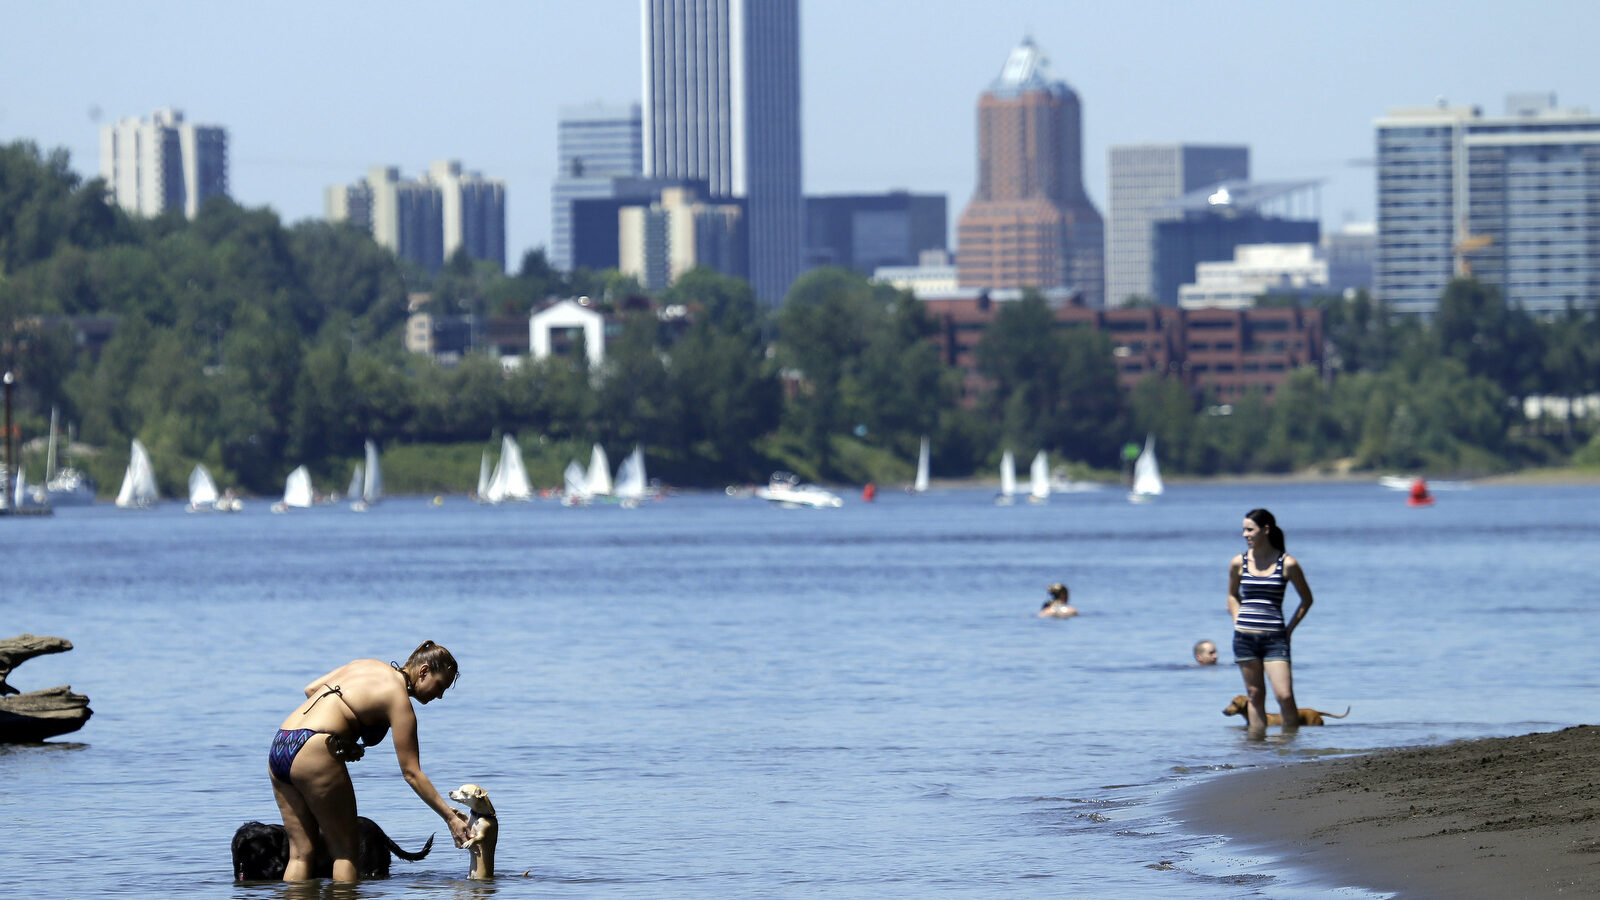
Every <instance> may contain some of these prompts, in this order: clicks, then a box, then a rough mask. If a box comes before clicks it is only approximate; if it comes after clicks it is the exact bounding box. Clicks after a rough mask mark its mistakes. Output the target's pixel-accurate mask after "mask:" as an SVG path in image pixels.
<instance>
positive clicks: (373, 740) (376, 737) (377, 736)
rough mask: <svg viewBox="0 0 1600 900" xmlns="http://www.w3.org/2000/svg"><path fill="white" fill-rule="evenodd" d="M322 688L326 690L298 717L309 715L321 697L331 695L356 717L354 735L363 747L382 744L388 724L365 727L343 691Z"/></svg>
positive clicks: (335, 688) (330, 687) (365, 724)
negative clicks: (358, 738)
mask: <svg viewBox="0 0 1600 900" xmlns="http://www.w3.org/2000/svg"><path fill="white" fill-rule="evenodd" d="M323 687H324V688H326V690H324V691H323V692H322V693H320V694H318V695H317V699H316V700H313V701H311V705H310V706H308V707H306V711H305V712H303V713H301V714H300V715H302V716H305V715H310V714H311V710H312V709H313V708H315V707H316V705H317V703H319V702H320V701H321V700H322V698H323V697H326V696H328V695H329V694H333V695H335V696H337V697H338V698H339V700H340V701H341V702H343V703H344V706H345V709H348V710H350V715H352V716H355V717H356V733H357V734H358V735H360V737H361V743H362V744H363V745H365V746H368V747H372V746H374V745H377V744H381V743H383V738H384V736H385V735H387V734H388V733H389V724H388V723H387V722H380V723H378V724H377V725H370V726H369V725H367V723H365V722H363V721H361V714H360V713H357V712H356V710H355V707H353V706H351V705H350V702H349V701H348V700H345V699H344V691H343V690H341V689H340V687H339V686H338V685H337V684H334V685H328V684H324V685H323Z"/></svg>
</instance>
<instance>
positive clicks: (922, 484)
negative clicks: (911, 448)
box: [911, 435, 928, 494]
mask: <svg viewBox="0 0 1600 900" xmlns="http://www.w3.org/2000/svg"><path fill="white" fill-rule="evenodd" d="M911 489H912V490H913V491H916V492H917V493H919V494H920V493H922V492H923V491H925V490H927V489H928V436H927V435H923V436H922V449H921V450H919V451H917V480H916V482H915V483H914V484H913V485H912V486H911Z"/></svg>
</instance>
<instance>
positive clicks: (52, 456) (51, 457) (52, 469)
mask: <svg viewBox="0 0 1600 900" xmlns="http://www.w3.org/2000/svg"><path fill="white" fill-rule="evenodd" d="M55 477H56V408H55V407H54V406H52V407H50V447H49V449H48V450H46V451H45V456H44V483H45V485H46V486H48V485H49V484H50V481H51V479H53V478H55Z"/></svg>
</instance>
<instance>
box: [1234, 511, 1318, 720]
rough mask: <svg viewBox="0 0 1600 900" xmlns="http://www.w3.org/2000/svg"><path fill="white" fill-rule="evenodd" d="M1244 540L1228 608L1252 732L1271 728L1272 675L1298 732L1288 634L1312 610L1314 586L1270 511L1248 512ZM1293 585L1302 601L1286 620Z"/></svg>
mask: <svg viewBox="0 0 1600 900" xmlns="http://www.w3.org/2000/svg"><path fill="white" fill-rule="evenodd" d="M1244 541H1245V546H1246V550H1245V552H1243V553H1241V554H1239V555H1238V556H1235V557H1234V558H1233V562H1231V563H1229V564H1228V612H1229V614H1231V615H1232V616H1233V659H1234V662H1236V663H1238V664H1239V673H1240V674H1241V675H1243V676H1244V686H1245V692H1246V694H1248V695H1249V698H1250V706H1249V709H1248V711H1247V712H1248V715H1249V719H1250V725H1249V730H1250V732H1251V733H1252V734H1262V733H1264V732H1266V730H1267V706H1266V697H1267V685H1266V679H1271V681H1272V693H1273V694H1274V695H1275V696H1276V697H1277V698H1278V711H1279V712H1280V713H1282V715H1283V730H1284V731H1294V730H1295V729H1297V728H1299V727H1300V708H1299V706H1298V705H1296V704H1295V702H1294V675H1293V673H1292V672H1291V671H1290V668H1289V637H1290V635H1292V634H1294V629H1295V626H1297V625H1299V624H1300V620H1301V619H1304V618H1305V617H1306V612H1307V611H1309V610H1310V609H1311V588H1310V586H1309V585H1307V584H1306V575H1305V572H1304V571H1303V570H1302V569H1301V568H1300V563H1299V562H1298V561H1297V560H1295V558H1294V557H1292V556H1290V555H1289V554H1288V553H1286V552H1285V551H1284V540H1283V532H1282V531H1281V530H1280V529H1279V528H1278V521H1277V519H1275V518H1273V515H1272V513H1270V512H1267V511H1266V510H1264V509H1252V510H1250V511H1249V512H1248V513H1245V516H1244ZM1290 584H1292V585H1294V589H1295V593H1297V594H1299V595H1300V605H1299V606H1298V607H1297V608H1296V609H1295V611H1294V616H1293V617H1292V618H1290V619H1289V621H1288V622H1287V623H1285V622H1284V619H1283V597H1284V593H1285V588H1286V587H1287V586H1288V585H1290Z"/></svg>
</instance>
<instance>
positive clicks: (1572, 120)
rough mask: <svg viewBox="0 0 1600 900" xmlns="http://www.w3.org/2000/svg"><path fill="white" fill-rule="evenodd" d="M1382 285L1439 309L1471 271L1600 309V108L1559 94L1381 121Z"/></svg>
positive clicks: (1507, 291) (1536, 297)
mask: <svg viewBox="0 0 1600 900" xmlns="http://www.w3.org/2000/svg"><path fill="white" fill-rule="evenodd" d="M1376 132H1377V166H1378V173H1377V174H1378V244H1377V257H1376V262H1375V266H1374V272H1373V280H1374V290H1375V291H1376V293H1377V295H1378V296H1379V297H1380V298H1382V299H1384V300H1387V301H1388V302H1389V303H1390V304H1391V305H1392V306H1393V307H1394V309H1396V310H1397V311H1402V312H1416V313H1430V312H1432V311H1433V310H1434V309H1435V308H1436V307H1437V305H1438V302H1439V297H1440V295H1441V294H1442V293H1443V292H1444V289H1445V286H1446V285H1447V284H1448V283H1449V281H1450V279H1451V278H1452V277H1454V276H1455V275H1457V274H1465V273H1468V272H1470V273H1471V274H1473V275H1474V276H1476V277H1477V278H1479V279H1480V280H1482V281H1484V282H1486V283H1488V284H1492V285H1494V286H1496V287H1498V288H1499V289H1500V291H1501V293H1502V294H1503V295H1504V296H1505V298H1506V300H1507V302H1509V303H1512V304H1515V305H1518V306H1521V307H1522V308H1523V309H1526V310H1528V311H1530V312H1536V313H1553V312H1559V311H1561V310H1564V309H1566V308H1567V307H1568V306H1569V305H1570V306H1573V307H1576V308H1579V309H1594V308H1600V117H1596V116H1592V115H1590V114H1589V113H1588V111H1587V110H1584V109H1567V110H1563V109H1559V108H1557V107H1556V105H1555V98H1554V97H1553V96H1551V95H1542V96H1538V97H1534V96H1527V95H1517V96H1513V97H1511V98H1510V102H1509V103H1508V105H1507V111H1506V115H1504V116H1502V117H1497V118H1490V117H1486V116H1484V115H1483V114H1482V112H1481V111H1480V110H1479V109H1478V108H1477V107H1449V106H1439V107H1428V108H1421V109H1399V110H1392V111H1390V113H1389V115H1388V116H1387V117H1386V118H1383V119H1379V120H1378V121H1377V123H1376Z"/></svg>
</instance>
